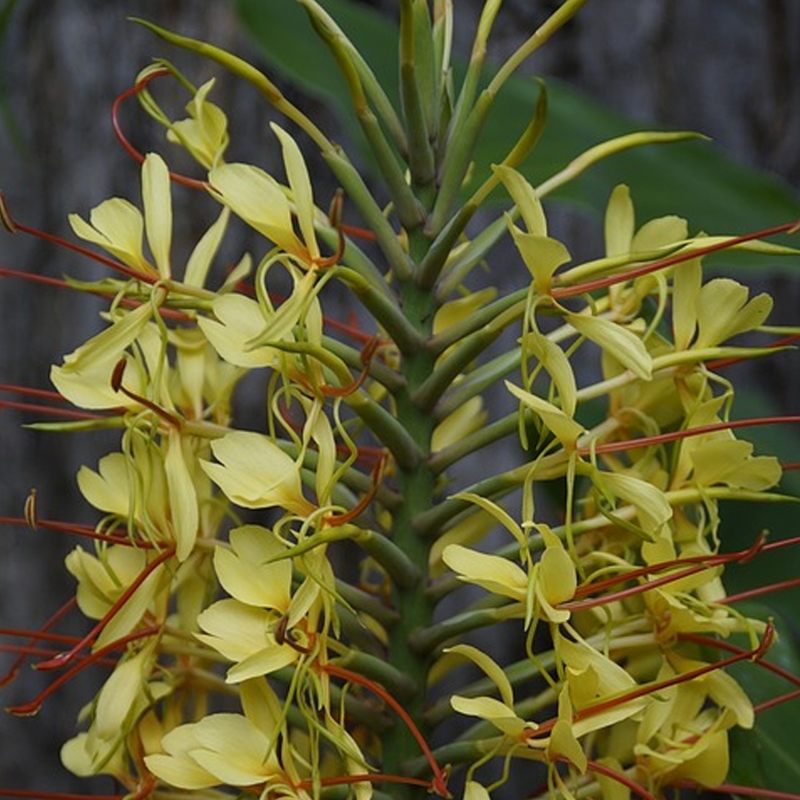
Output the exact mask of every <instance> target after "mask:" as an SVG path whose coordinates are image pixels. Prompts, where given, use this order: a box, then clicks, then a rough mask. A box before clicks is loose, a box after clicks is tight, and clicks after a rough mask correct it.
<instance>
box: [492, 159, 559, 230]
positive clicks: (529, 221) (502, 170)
mask: <svg viewBox="0 0 800 800" xmlns="http://www.w3.org/2000/svg"><path fill="white" fill-rule="evenodd" d="M492 170H494V172H495V174H496V175H498V176H499V177H500V180H501V181H503V185H504V186H505V187H506V190H507V191H508V193H509V194H510V195H511V199H512V200H513V201H514V203H515V204H516V206H517V208H518V209H519V214H520V216H521V217H522V219H523V220H524V222H525V227H526V228H527V229H528V233H532V234H533V235H534V236H539V237H546V236H547V220H546V219H545V216H544V210H543V209H542V203H541V201H540V200H539V197H538V195H537V194H536V189H534V188H533V186H531V184H529V183H528V181H526V180H525V178H524V177H523V176H522V175H521V174H520V173H519V172H517V170H515V169H512V168H511V167H508V166H506V165H505V164H500V165H496V166H495V165H493V166H492Z"/></svg>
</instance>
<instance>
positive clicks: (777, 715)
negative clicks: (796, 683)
mask: <svg viewBox="0 0 800 800" xmlns="http://www.w3.org/2000/svg"><path fill="white" fill-rule="evenodd" d="M737 608H738V609H739V610H740V611H742V612H744V613H746V614H747V615H748V616H752V617H757V618H759V619H767V618H768V617H773V618H774V619H775V627H776V630H777V632H778V640H777V641H776V642H775V643H774V644H773V645H772V647H771V648H770V650H769V652H768V653H767V656H766V660H767V661H768V662H770V663H771V664H775V665H776V666H778V667H781V668H782V669H784V670H786V671H787V672H790V673H792V674H793V675H800V648H798V644H797V640H796V639H794V638H793V637H792V635H791V628H790V626H789V624H788V622H786V621H785V620H784V619H783V617H780V616H777V615H776V614H775V611H774V609H772V608H771V607H769V606H766V605H762V604H760V603H742V604H739V605H738V606H737ZM740 644H741V645H742V646H744V647H747V646H748V645H747V644H746V643H744V642H740ZM729 671H730V673H731V675H732V676H733V677H734V678H735V679H736V680H737V681H738V682H739V683H740V684H741V685H742V686H743V687H744V689H745V691H746V692H747V694H748V696H749V697H750V699H751V700H752V701H753V704H754V705H756V706H757V705H758V704H759V703H763V702H765V701H767V700H770V699H771V698H774V697H779V696H780V695H782V694H785V693H787V692H789V691H791V690H792V689H793V688H794V687H793V686H792V685H791V684H790V683H789V682H788V681H786V680H784V679H783V678H782V677H781V676H779V675H776V674H774V673H773V672H770V671H768V670H767V669H765V668H763V667H759V666H758V665H754V664H752V663H750V662H747V663H740V664H734V665H733V666H732V667H730V668H729ZM799 712H800V698H795V699H794V700H790V701H789V702H786V703H781V704H779V705H777V706H774V707H772V708H768V709H765V710H763V711H759V712H758V713H757V714H756V722H755V725H754V727H753V729H752V730H743V729H741V728H734V729H733V730H732V731H731V732H730V748H731V769H730V773H729V775H728V780H727V783H732V784H736V785H740V786H752V787H758V788H769V789H772V790H774V791H784V792H793V791H794V792H796V791H797V787H798V786H800V761H799V760H798V758H797V752H796V744H797V740H796V733H795V729H796V722H797V715H798V713H799Z"/></svg>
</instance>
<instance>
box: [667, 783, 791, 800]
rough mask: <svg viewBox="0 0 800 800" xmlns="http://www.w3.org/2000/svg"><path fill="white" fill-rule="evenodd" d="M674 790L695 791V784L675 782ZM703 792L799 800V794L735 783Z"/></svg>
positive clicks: (767, 799)
mask: <svg viewBox="0 0 800 800" xmlns="http://www.w3.org/2000/svg"><path fill="white" fill-rule="evenodd" d="M672 785H673V786H674V787H675V788H676V789H695V790H696V789H697V785H696V784H692V783H691V782H690V781H684V780H681V781H676V782H675V783H674V784H672ZM703 791H704V792H719V793H720V794H729V795H731V796H736V795H742V796H743V797H756V798H758V800H800V794H793V793H792V792H780V791H777V790H776V789H758V788H756V787H754V786H740V785H739V784H735V783H721V784H719V785H718V786H704V787H703Z"/></svg>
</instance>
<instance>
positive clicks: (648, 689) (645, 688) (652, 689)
mask: <svg viewBox="0 0 800 800" xmlns="http://www.w3.org/2000/svg"><path fill="white" fill-rule="evenodd" d="M774 638H775V628H774V626H773V625H772V623H771V622H768V623H767V628H766V630H765V631H764V636H763V638H762V639H761V641H760V642H759V644H758V646H757V647H755V648H754V649H753V650H741V651H740V652H737V653H736V654H735V655H732V656H731V657H730V658H725V659H723V660H722V661H716V662H715V663H713V664H706V665H705V666H702V667H698V668H697V669H693V670H689V671H688V672H683V673H681V674H680V675H675V676H673V677H672V678H667V679H665V680H662V681H650V682H648V683H645V684H642V685H640V686H637V687H636V688H635V689H631V690H630V691H628V692H623V693H621V694H618V695H615V696H614V697H611V698H609V699H607V700H600V701H598V702H596V703H591V704H590V705H588V706H585V707H584V708H582V709H579V710H578V711H575V712H574V713H573V715H572V721H573V722H578V721H579V720H582V719H586V718H587V717H591V716H593V715H595V714H601V713H602V712H604V711H607V710H608V709H611V708H617V707H618V706H622V705H625V703H629V702H631V700H636V699H638V698H639V697H645V696H647V695H651V694H658V693H659V692H661V691H663V690H664V689H668V688H669V687H670V686H676V685H677V684H679V683H686V682H687V681H692V680H694V679H695V678H699V677H701V676H703V675H707V674H708V673H709V672H714V671H716V670H718V669H723V668H725V667H728V666H730V665H731V664H736V663H738V662H739V661H745V660H751V661H753V662H755V663H757V664H758V663H761V661H762V660H763V657H764V655H765V654H766V652H767V650H769V648H770V646H771V645H772V642H773V640H774ZM711 641H712V642H713V641H714V640H713V639H712V640H711ZM556 722H558V718H557V717H553V718H551V719H549V720H547V721H546V722H543V723H541V724H540V725H539V727H538V728H536V730H526V731H525V732H524V733H522V734H521V735H520V738H521V740H522V741H528V740H529V739H538V738H539V737H541V736H544V735H545V734H548V733H550V731H551V730H552V729H553V727H554V726H555V724H556Z"/></svg>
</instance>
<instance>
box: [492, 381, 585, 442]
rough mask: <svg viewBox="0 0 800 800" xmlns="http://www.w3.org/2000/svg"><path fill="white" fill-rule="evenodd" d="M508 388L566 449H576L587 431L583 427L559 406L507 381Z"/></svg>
mask: <svg viewBox="0 0 800 800" xmlns="http://www.w3.org/2000/svg"><path fill="white" fill-rule="evenodd" d="M506 388H507V389H508V390H509V391H510V392H511V394H513V395H514V397H516V398H518V399H519V400H520V401H521V402H522V403H523V404H524V405H526V406H527V407H528V408H530V409H531V411H533V412H534V413H535V414H536V415H537V416H538V417H539V418H540V419H541V420H542V422H543V423H544V425H545V427H547V428H548V429H549V430H551V431H552V432H553V433H554V434H555V436H556V439H558V440H559V442H561V444H562V445H563V446H564V447H565V448H566V449H568V450H572V449H574V447H575V443H576V442H577V441H578V437H579V436H581V434H583V432H584V431H585V428H584V427H583V425H581V424H580V423H579V422H576V421H575V420H574V419H572V418H571V417H569V416H567V415H566V414H565V413H564V412H563V411H562V410H561V409H560V408H558V407H557V406H554V405H553V404H552V403H548V402H547V400H542V399H541V398H540V397H537V396H536V395H534V394H531V393H530V392H526V391H524V390H523V389H520V388H519V387H518V386H514V384H512V383H509V382H508V381H506Z"/></svg>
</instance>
